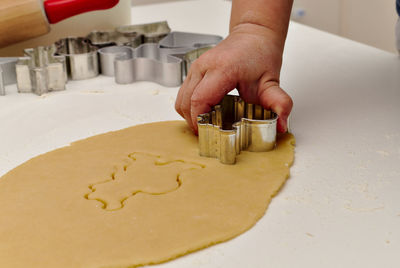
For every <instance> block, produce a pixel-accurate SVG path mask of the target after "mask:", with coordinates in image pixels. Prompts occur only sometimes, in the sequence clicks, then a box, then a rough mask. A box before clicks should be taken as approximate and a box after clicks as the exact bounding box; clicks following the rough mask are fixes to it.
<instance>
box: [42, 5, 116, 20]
mask: <svg viewBox="0 0 400 268" xmlns="http://www.w3.org/2000/svg"><path fill="white" fill-rule="evenodd" d="M118 2H119V0H47V1H45V2H44V9H45V11H46V15H47V19H48V21H49V23H51V24H54V23H57V22H59V21H62V20H64V19H67V18H69V17H72V16H75V15H78V14H81V13H85V12H89V11H93V10H102V9H109V8H112V7H114V6H115V5H116V4H118Z"/></svg>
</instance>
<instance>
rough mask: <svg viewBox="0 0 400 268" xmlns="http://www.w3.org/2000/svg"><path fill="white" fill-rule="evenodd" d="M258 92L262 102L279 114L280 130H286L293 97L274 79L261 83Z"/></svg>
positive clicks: (266, 107)
mask: <svg viewBox="0 0 400 268" xmlns="http://www.w3.org/2000/svg"><path fill="white" fill-rule="evenodd" d="M257 93H258V94H257V95H258V98H259V102H260V104H261V105H262V106H263V107H264V108H265V109H271V110H273V111H274V112H275V113H277V114H278V116H279V119H278V132H282V133H283V132H286V131H287V120H288V117H289V115H290V112H291V111H292V107H293V101H292V98H291V97H290V96H289V95H288V94H287V93H286V92H285V91H284V90H283V89H282V88H280V87H279V83H278V82H274V81H271V82H265V83H263V84H261V85H260V86H259V88H258V92H257Z"/></svg>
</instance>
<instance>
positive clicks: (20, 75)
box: [16, 46, 67, 95]
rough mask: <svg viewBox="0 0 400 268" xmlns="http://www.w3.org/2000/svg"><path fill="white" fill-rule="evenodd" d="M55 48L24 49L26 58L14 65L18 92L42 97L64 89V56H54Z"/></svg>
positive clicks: (65, 80)
mask: <svg viewBox="0 0 400 268" xmlns="http://www.w3.org/2000/svg"><path fill="white" fill-rule="evenodd" d="M55 51H56V48H55V46H49V47H37V48H29V49H25V50H24V53H25V56H26V57H23V58H19V60H18V62H17V64H16V74H17V87H18V92H20V93H27V92H33V93H35V94H37V95H42V94H44V93H47V92H49V91H59V90H64V89H65V84H66V83H67V69H66V64H65V57H64V56H55V55H54V53H55Z"/></svg>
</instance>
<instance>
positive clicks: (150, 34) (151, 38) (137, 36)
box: [86, 21, 171, 48]
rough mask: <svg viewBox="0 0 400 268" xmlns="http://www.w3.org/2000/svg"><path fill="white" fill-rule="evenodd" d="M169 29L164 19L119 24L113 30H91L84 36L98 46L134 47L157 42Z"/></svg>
mask: <svg viewBox="0 0 400 268" xmlns="http://www.w3.org/2000/svg"><path fill="white" fill-rule="evenodd" d="M170 32H171V29H170V28H169V26H168V23H167V22H166V21H160V22H154V23H147V24H138V25H126V26H120V27H118V28H116V29H115V30H113V31H92V32H91V33H90V34H89V35H88V36H87V37H86V38H87V39H89V40H90V42H91V43H92V45H95V46H97V47H98V48H102V47H108V46H130V47H133V48H136V47H138V46H140V45H141V44H143V43H158V42H159V41H160V40H161V39H162V38H164V37H165V36H166V35H167V34H168V33H170Z"/></svg>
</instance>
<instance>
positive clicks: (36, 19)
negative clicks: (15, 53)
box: [0, 0, 119, 48]
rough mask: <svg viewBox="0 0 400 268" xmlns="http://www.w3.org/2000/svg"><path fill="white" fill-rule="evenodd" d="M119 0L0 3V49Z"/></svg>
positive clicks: (3, 0) (111, 5)
mask: <svg viewBox="0 0 400 268" xmlns="http://www.w3.org/2000/svg"><path fill="white" fill-rule="evenodd" d="M118 2H119V0H46V1H44V2H42V1H41V0H1V2H0V48H1V47H5V46H8V45H10V44H14V43H17V42H20V41H23V40H27V39H31V38H33V37H36V36H40V35H44V34H46V33H48V32H49V31H50V27H49V24H54V23H57V22H59V21H62V20H64V19H67V18H69V17H72V16H75V15H78V14H81V13H85V12H89V11H93V10H103V9H109V8H112V7H114V6H115V5H116V4H118Z"/></svg>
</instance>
